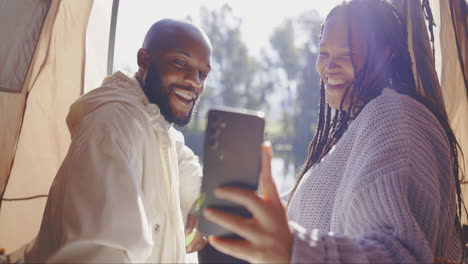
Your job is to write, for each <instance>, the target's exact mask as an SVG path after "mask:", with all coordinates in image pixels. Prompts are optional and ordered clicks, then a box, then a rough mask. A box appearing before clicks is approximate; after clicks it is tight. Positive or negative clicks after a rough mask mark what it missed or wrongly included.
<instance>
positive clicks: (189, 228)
mask: <svg viewBox="0 0 468 264" xmlns="http://www.w3.org/2000/svg"><path fill="white" fill-rule="evenodd" d="M195 205H196V203H195V204H194V206H195ZM194 206H192V209H191V210H190V212H189V214H188V216H187V225H186V226H185V251H186V252H187V253H192V252H195V251H200V250H202V249H203V248H205V246H206V243H207V238H206V237H205V236H203V235H202V234H201V233H200V232H199V231H198V230H197V228H195V227H196V226H198V216H199V214H198V210H194Z"/></svg>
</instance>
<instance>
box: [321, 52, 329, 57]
mask: <svg viewBox="0 0 468 264" xmlns="http://www.w3.org/2000/svg"><path fill="white" fill-rule="evenodd" d="M320 56H328V52H325V51H321V52H320Z"/></svg>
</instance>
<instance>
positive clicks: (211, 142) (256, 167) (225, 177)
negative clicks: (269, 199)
mask: <svg viewBox="0 0 468 264" xmlns="http://www.w3.org/2000/svg"><path fill="white" fill-rule="evenodd" d="M264 128H265V119H264V117H263V113H262V112H260V111H252V110H245V109H236V108H216V109H212V110H210V111H209V112H208V122H207V126H206V131H205V142H204V151H203V180H202V187H201V188H202V189H201V195H202V196H201V199H202V200H204V201H203V204H202V206H201V208H202V209H203V208H206V207H211V208H216V209H220V210H223V211H225V212H228V213H232V214H236V215H239V216H242V217H251V214H250V213H249V211H247V210H246V209H245V208H244V207H242V206H240V205H237V204H233V203H231V202H228V201H225V200H220V199H217V198H215V197H214V195H213V190H214V188H216V187H218V186H237V187H242V188H247V189H249V190H257V188H258V181H259V175H260V151H261V144H262V142H263V138H264ZM199 229H200V231H201V232H202V233H205V234H210V235H216V236H223V237H233V236H235V235H234V234H233V233H232V232H230V231H228V230H226V229H224V228H222V227H221V226H219V225H217V224H214V223H213V222H210V221H208V220H207V219H205V218H204V217H203V214H200V222H199Z"/></svg>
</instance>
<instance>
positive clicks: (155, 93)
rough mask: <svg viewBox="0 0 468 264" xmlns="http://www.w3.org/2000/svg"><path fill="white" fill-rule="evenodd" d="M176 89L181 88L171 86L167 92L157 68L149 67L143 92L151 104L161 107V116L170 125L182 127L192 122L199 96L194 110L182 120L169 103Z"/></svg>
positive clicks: (193, 107)
mask: <svg viewBox="0 0 468 264" xmlns="http://www.w3.org/2000/svg"><path fill="white" fill-rule="evenodd" d="M176 87H179V86H178V85H175V84H171V85H169V87H168V90H167V91H166V90H165V89H164V87H163V86H162V84H161V78H160V76H159V73H158V72H157V70H156V67H155V66H154V64H150V65H149V67H148V73H147V74H146V78H145V79H144V80H143V91H144V92H145V94H146V97H147V98H148V101H150V103H152V104H156V105H157V106H158V107H159V110H160V111H161V114H162V115H163V116H164V118H165V119H166V120H167V121H168V122H169V123H174V124H176V125H177V126H181V127H182V126H186V125H187V124H188V123H190V121H191V120H192V116H193V112H194V109H195V108H196V106H197V104H198V96H197V98H196V99H195V101H194V102H193V106H192V109H190V112H189V113H188V115H187V116H185V117H182V118H180V117H177V116H176V115H175V113H174V111H172V109H171V105H170V102H169V100H170V97H169V94H170V92H171V91H172V90H173V89H174V88H176ZM179 88H183V87H179Z"/></svg>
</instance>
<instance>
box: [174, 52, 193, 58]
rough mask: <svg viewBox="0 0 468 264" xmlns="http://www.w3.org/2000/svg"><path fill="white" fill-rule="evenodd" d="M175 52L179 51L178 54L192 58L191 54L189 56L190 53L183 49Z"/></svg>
mask: <svg viewBox="0 0 468 264" xmlns="http://www.w3.org/2000/svg"><path fill="white" fill-rule="evenodd" d="M177 53H180V54H182V55H184V56H186V57H189V58H192V56H190V54H188V53H187V52H185V51H178V52H177Z"/></svg>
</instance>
